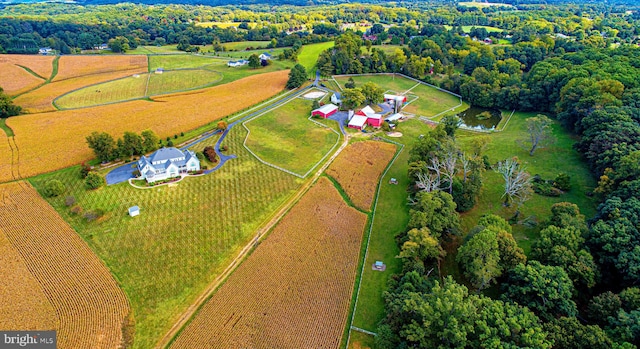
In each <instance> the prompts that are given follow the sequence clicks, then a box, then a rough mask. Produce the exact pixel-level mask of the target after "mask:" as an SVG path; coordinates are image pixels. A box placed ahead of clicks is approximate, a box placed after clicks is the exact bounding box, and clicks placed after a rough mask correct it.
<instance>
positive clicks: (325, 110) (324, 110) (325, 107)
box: [307, 103, 338, 114]
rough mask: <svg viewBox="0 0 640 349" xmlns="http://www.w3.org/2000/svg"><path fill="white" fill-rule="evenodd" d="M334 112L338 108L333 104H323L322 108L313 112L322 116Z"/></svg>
mask: <svg viewBox="0 0 640 349" xmlns="http://www.w3.org/2000/svg"><path fill="white" fill-rule="evenodd" d="M307 110H308V109H307ZM334 110H338V106H337V105H335V104H331V103H329V104H325V105H323V106H322V107H320V108H318V109H316V110H314V111H313V112H321V113H322V114H329V113H331V112H333V111H334Z"/></svg>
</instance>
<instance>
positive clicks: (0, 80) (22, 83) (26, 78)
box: [0, 62, 44, 96]
mask: <svg viewBox="0 0 640 349" xmlns="http://www.w3.org/2000/svg"><path fill="white" fill-rule="evenodd" d="M0 71H1V72H2V74H0V87H2V89H3V90H4V93H6V94H7V95H9V96H15V95H17V94H20V93H23V92H26V91H28V90H30V89H32V88H34V87H37V86H38V85H40V84H43V83H44V80H43V79H40V78H39V77H36V76H35V75H33V74H31V73H29V72H28V71H26V70H25V69H24V68H22V67H19V66H17V65H15V64H13V63H2V62H0Z"/></svg>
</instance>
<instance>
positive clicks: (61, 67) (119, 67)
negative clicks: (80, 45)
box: [53, 55, 147, 81]
mask: <svg viewBox="0 0 640 349" xmlns="http://www.w3.org/2000/svg"><path fill="white" fill-rule="evenodd" d="M123 70H124V71H131V70H136V71H146V70H147V56H129V55H117V56H116V55H113V56H109V55H97V56H71V55H68V56H61V57H60V60H59V61H58V74H57V75H56V76H55V77H54V78H53V81H61V80H65V79H70V78H76V77H81V76H87V75H93V74H102V73H110V72H116V71H123Z"/></svg>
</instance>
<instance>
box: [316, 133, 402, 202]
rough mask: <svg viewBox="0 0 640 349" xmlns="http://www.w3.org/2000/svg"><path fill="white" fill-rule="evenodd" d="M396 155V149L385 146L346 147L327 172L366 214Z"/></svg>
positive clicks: (353, 144)
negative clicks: (380, 181) (383, 175)
mask: <svg viewBox="0 0 640 349" xmlns="http://www.w3.org/2000/svg"><path fill="white" fill-rule="evenodd" d="M395 152H396V146H395V145H393V144H391V143H385V142H355V143H351V144H349V146H347V147H346V148H345V149H344V150H343V151H342V153H340V155H338V157H337V158H336V159H335V160H334V162H333V163H332V164H331V165H330V166H329V168H327V174H328V175H329V176H331V177H333V178H334V179H335V180H336V181H338V183H340V186H341V187H342V188H343V189H344V191H345V192H346V193H347V195H348V196H349V199H351V201H352V202H353V203H354V205H356V207H358V208H360V209H362V210H365V211H369V209H370V208H371V204H372V203H373V198H374V196H375V195H376V187H377V186H378V178H379V177H380V175H381V174H382V172H383V171H384V169H385V168H386V167H387V164H389V161H390V160H391V158H393V156H394V155H395Z"/></svg>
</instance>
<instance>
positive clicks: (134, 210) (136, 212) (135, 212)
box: [129, 206, 140, 217]
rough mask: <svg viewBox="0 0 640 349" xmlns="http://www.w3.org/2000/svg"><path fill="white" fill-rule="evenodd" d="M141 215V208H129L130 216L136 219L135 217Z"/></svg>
mask: <svg viewBox="0 0 640 349" xmlns="http://www.w3.org/2000/svg"><path fill="white" fill-rule="evenodd" d="M139 214H140V207H138V206H131V207H129V216H131V217H135V216H137V215H139Z"/></svg>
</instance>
